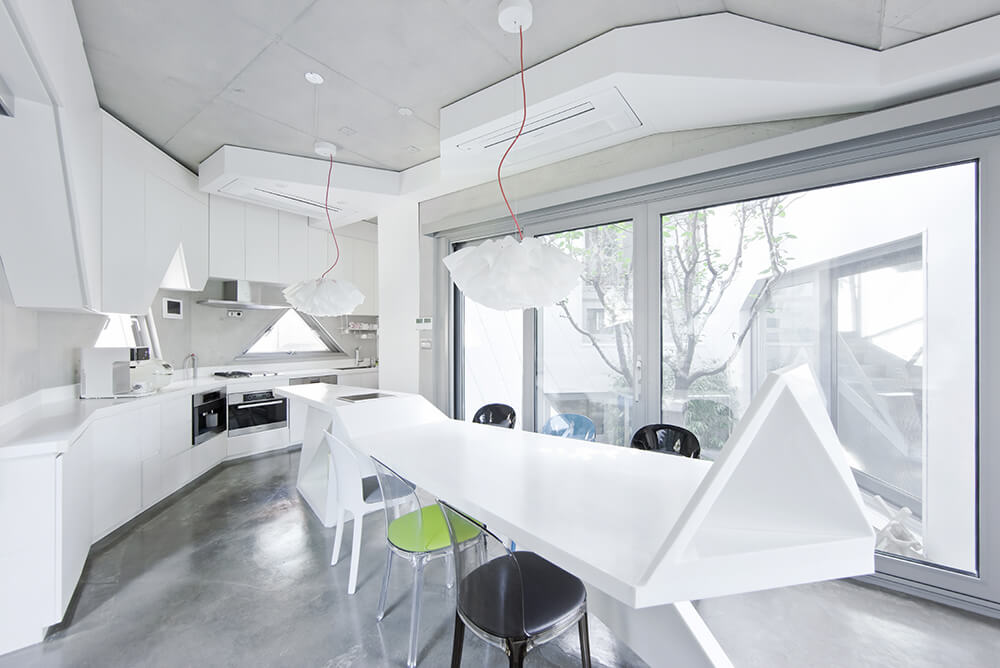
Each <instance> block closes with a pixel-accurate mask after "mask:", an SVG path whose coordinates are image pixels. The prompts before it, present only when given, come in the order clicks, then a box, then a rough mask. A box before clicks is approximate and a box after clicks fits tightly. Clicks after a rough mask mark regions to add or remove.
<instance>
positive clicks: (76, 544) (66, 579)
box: [56, 429, 93, 619]
mask: <svg viewBox="0 0 1000 668" xmlns="http://www.w3.org/2000/svg"><path fill="white" fill-rule="evenodd" d="M91 459H92V453H91V430H90V429H88V430H87V431H85V432H84V433H83V434H82V435H81V436H80V437H79V438H77V439H76V440H75V441H73V442H72V443H71V444H70V446H69V448H67V449H66V452H64V453H63V454H61V455H59V456H58V457H57V459H56V494H57V496H59V497H60V498H59V502H58V504H57V508H56V560H57V566H56V586H57V587H58V588H59V592H58V594H57V596H56V602H57V604H58V605H59V606H60V607H59V609H58V610H57V611H56V613H57V617H58V618H59V619H61V618H62V616H63V615H64V614H65V612H66V608H67V607H68V606H69V602H70V599H71V598H72V597H73V592H74V591H75V590H76V584H77V582H79V581H80V574H81V573H82V572H83V565H84V563H85V562H86V561H87V555H88V554H89V553H90V544H91V542H92V540H93V528H92V522H93V518H92V513H91V507H92V498H93V496H92V495H93V488H92V462H91Z"/></svg>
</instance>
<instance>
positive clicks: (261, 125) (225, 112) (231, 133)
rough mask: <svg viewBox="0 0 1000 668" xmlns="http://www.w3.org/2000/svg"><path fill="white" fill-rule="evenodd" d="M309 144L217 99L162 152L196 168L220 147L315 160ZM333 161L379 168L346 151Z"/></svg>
mask: <svg viewBox="0 0 1000 668" xmlns="http://www.w3.org/2000/svg"><path fill="white" fill-rule="evenodd" d="M313 142H314V139H313V137H312V135H309V134H306V133H304V132H300V131H298V130H296V129H295V128H292V127H289V126H287V125H284V124H282V123H278V122H277V121H273V120H271V119H269V118H265V117H264V116H261V115H259V114H256V113H254V112H252V111H250V110H248V109H244V108H243V107H240V106H237V105H235V104H232V103H230V102H227V101H225V100H221V99H218V100H215V101H214V102H213V103H212V104H211V105H209V106H208V107H206V108H205V110H204V111H202V112H201V113H200V114H198V116H197V117H195V118H194V119H193V120H192V121H191V122H190V123H189V124H188V125H187V126H185V128H184V130H183V131H182V132H180V133H178V134H177V136H176V137H174V138H173V139H171V140H170V141H169V142H167V144H166V146H165V147H164V150H166V151H167V153H170V154H171V155H173V156H175V157H176V158H177V159H178V160H180V161H181V162H183V163H184V164H186V165H187V166H189V167H192V168H194V169H197V166H198V163H200V162H201V161H202V160H204V159H205V158H207V157H208V156H209V155H211V154H212V153H214V152H215V150H216V149H217V148H218V147H219V146H221V145H223V144H230V145H232V146H245V147H248V148H258V149H262V150H265V151H275V152H278V153H291V154H294V155H304V156H310V157H316V155H315V153H313ZM206 147H208V148H206ZM337 160H338V161H340V162H346V163H350V164H355V165H361V166H364V167H381V165H379V164H377V163H374V162H372V161H371V160H369V159H368V158H366V157H364V156H360V155H357V154H355V153H352V152H351V151H349V150H343V151H338V152H337Z"/></svg>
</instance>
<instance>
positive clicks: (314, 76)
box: [306, 72, 325, 86]
mask: <svg viewBox="0 0 1000 668" xmlns="http://www.w3.org/2000/svg"><path fill="white" fill-rule="evenodd" d="M306 81H308V82H309V83H311V84H314V85H316V86H318V85H320V84H321V83H323V82H324V81H325V79H324V78H323V75H322V74H320V73H319V72H306Z"/></svg>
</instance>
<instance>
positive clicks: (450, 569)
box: [444, 552, 455, 589]
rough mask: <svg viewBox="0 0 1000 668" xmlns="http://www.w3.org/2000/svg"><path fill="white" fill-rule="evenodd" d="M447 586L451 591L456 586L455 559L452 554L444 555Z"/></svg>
mask: <svg viewBox="0 0 1000 668" xmlns="http://www.w3.org/2000/svg"><path fill="white" fill-rule="evenodd" d="M444 568H445V571H446V573H445V581H444V582H445V586H446V587H447V588H448V589H451V588H452V587H454V586H455V557H454V555H452V553H451V552H448V553H446V554H445V555H444Z"/></svg>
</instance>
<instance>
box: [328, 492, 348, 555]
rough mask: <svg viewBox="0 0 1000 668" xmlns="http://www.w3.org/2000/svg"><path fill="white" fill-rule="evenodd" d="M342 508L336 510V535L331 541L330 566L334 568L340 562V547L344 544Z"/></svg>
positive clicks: (343, 514)
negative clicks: (331, 554)
mask: <svg viewBox="0 0 1000 668" xmlns="http://www.w3.org/2000/svg"><path fill="white" fill-rule="evenodd" d="M344 516H345V513H344V506H340V507H338V508H337V534H336V536H335V537H334V539H333V556H332V557H330V565H331V566H336V565H337V562H338V561H339V560H340V545H341V544H342V543H343V542H344Z"/></svg>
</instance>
